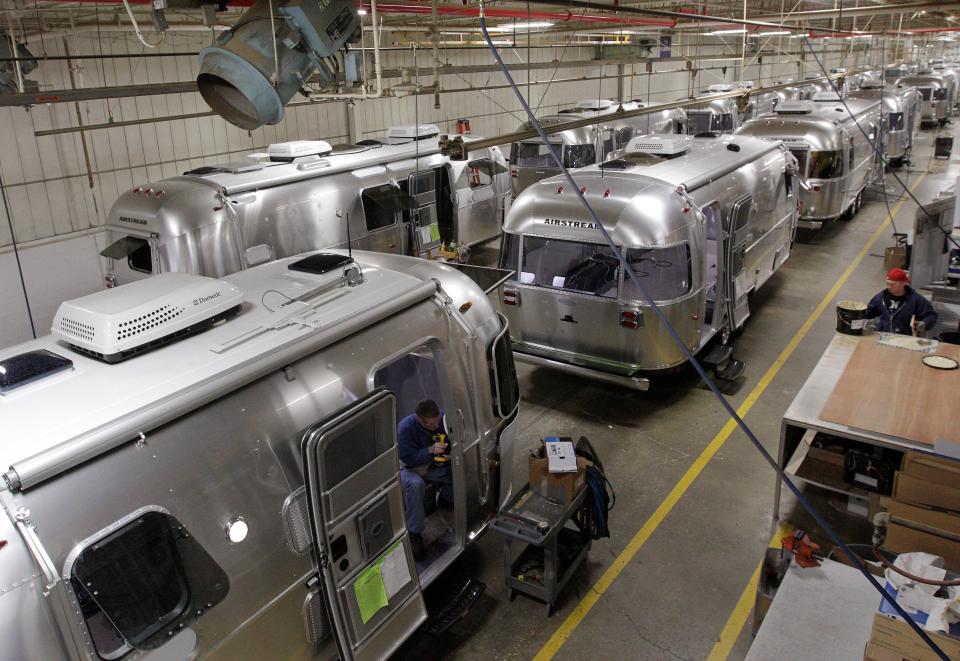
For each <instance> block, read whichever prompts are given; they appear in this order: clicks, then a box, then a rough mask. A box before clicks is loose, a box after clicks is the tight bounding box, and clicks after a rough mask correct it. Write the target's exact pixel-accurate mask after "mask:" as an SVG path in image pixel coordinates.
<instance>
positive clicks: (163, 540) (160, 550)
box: [70, 511, 230, 659]
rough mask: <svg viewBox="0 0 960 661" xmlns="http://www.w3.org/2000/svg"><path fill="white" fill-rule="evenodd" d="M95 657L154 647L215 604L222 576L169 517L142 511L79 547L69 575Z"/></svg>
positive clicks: (223, 591)
mask: <svg viewBox="0 0 960 661" xmlns="http://www.w3.org/2000/svg"><path fill="white" fill-rule="evenodd" d="M70 579H71V584H72V586H73V590H74V592H75V593H76V595H77V603H78V606H79V609H80V612H81V613H82V615H83V617H84V619H85V620H86V623H87V627H88V628H89V630H90V634H91V638H92V640H93V644H94V646H95V647H96V650H97V653H98V654H99V655H100V656H101V657H102V658H104V659H117V658H120V657H121V656H123V655H124V654H126V653H127V652H129V651H130V650H132V649H139V650H149V649H154V648H157V647H160V645H162V644H163V643H164V642H166V641H167V640H169V638H170V636H171V635H173V633H176V632H177V631H179V630H180V628H182V627H183V626H184V625H185V624H188V623H189V622H191V621H193V620H194V619H196V618H198V617H201V616H202V615H203V614H204V613H205V612H206V611H208V610H209V609H210V608H211V607H213V606H215V605H216V604H218V603H220V602H221V601H222V600H223V598H224V597H225V596H226V595H227V591H228V590H229V589H230V581H229V579H228V578H227V575H226V573H224V571H223V570H222V569H221V568H220V566H219V565H218V564H217V563H216V561H214V560H213V558H211V557H210V555H209V554H208V553H207V552H206V551H205V550H204V549H203V547H202V546H200V544H199V543H198V542H197V541H196V539H195V538H194V537H193V536H192V535H190V534H188V533H187V531H186V529H185V528H184V526H183V525H182V524H181V523H180V522H179V521H178V520H177V519H175V518H174V517H172V516H170V515H169V514H166V513H164V512H159V511H147V512H144V513H143V514H141V515H139V516H136V517H135V518H133V519H132V520H131V521H129V522H128V523H126V524H125V525H123V526H122V527H120V528H119V529H117V530H114V531H113V532H110V533H108V534H106V535H105V536H104V537H102V538H100V539H98V540H97V541H95V542H93V543H92V544H90V545H89V546H87V547H86V548H85V549H83V551H81V552H80V554H79V555H78V556H77V558H76V560H75V561H74V563H73V566H72V567H71V568H70Z"/></svg>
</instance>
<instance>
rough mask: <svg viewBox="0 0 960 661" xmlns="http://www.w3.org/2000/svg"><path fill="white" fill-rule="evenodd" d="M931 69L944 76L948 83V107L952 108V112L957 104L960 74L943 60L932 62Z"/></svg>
mask: <svg viewBox="0 0 960 661" xmlns="http://www.w3.org/2000/svg"><path fill="white" fill-rule="evenodd" d="M930 69H931V70H932V71H933V73H935V74H937V75H939V76H942V77H943V79H944V80H945V81H946V83H947V101H948V103H947V107H948V108H949V109H950V112H953V108H954V107H955V106H956V105H957V100H958V98H957V96H958V95H957V92H958V87H960V75H958V74H957V72H956V70H955V69H953V68H952V67H949V66H947V65H946V64H944V63H943V61H942V60H941V61H940V62H938V63H933V62H932V61H931V63H930Z"/></svg>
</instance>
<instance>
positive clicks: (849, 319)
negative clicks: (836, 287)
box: [837, 301, 867, 335]
mask: <svg viewBox="0 0 960 661" xmlns="http://www.w3.org/2000/svg"><path fill="white" fill-rule="evenodd" d="M866 325H867V306H866V305H864V304H863V303H860V302H859V301H839V302H838V303H837V332H838V333H843V334H844V335H863V327H864V326H866Z"/></svg>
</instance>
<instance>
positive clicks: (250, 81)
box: [197, 0, 360, 130]
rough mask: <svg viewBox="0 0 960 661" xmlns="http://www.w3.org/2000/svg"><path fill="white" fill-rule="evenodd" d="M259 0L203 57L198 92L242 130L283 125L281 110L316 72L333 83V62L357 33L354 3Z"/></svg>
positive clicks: (357, 26) (213, 108) (322, 0)
mask: <svg viewBox="0 0 960 661" xmlns="http://www.w3.org/2000/svg"><path fill="white" fill-rule="evenodd" d="M272 6H273V9H274V15H273V17H272V18H271V16H270V8H271V4H270V2H269V0H258V1H257V2H256V3H255V4H254V5H253V6H252V7H250V9H248V10H247V11H246V12H244V14H243V16H241V17H240V20H239V21H238V22H237V24H236V25H234V26H233V28H231V29H230V30H228V31H227V32H224V33H223V34H221V35H220V37H219V38H218V39H217V44H216V46H211V47H209V48H204V49H203V50H201V51H200V73H199V74H198V75H197V86H198V87H199V88H200V94H202V95H203V98H204V100H205V101H206V102H207V105H209V106H210V108H211V109H212V110H213V111H214V112H215V113H217V114H218V115H220V116H221V117H223V118H224V119H225V120H227V121H228V122H230V123H231V124H234V125H236V126H239V127H240V128H242V129H247V130H252V129H255V128H258V127H260V126H263V125H264V124H277V123H278V122H280V120H281V119H283V107H284V106H285V105H286V104H287V102H288V101H289V100H290V98H291V97H292V96H293V95H294V94H296V93H297V91H298V90H300V89H302V88H303V86H304V83H305V82H306V80H307V79H308V78H309V77H310V76H311V75H313V74H314V73H315V72H316V73H318V74H319V75H320V77H321V79H323V83H325V84H329V83H331V82H334V81H335V80H336V77H337V69H338V66H337V61H336V58H335V57H332V56H333V55H334V54H335V53H336V52H337V50H339V49H340V48H341V47H342V46H343V45H344V44H345V43H346V42H347V41H348V40H349V39H351V38H352V37H353V36H354V34H356V33H357V32H358V31H359V30H360V17H359V16H358V15H357V11H356V8H355V5H354V3H353V2H352V0H288V1H286V2H284V1H283V0H275V1H274V2H273V5H272Z"/></svg>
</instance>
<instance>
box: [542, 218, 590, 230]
mask: <svg viewBox="0 0 960 661" xmlns="http://www.w3.org/2000/svg"><path fill="white" fill-rule="evenodd" d="M543 224H544V225H553V226H554V227H574V228H577V229H583V230H595V229H597V226H596V224H594V223H588V222H586V221H583V220H559V219H557V218H547V219H545V220H544V221H543Z"/></svg>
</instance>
